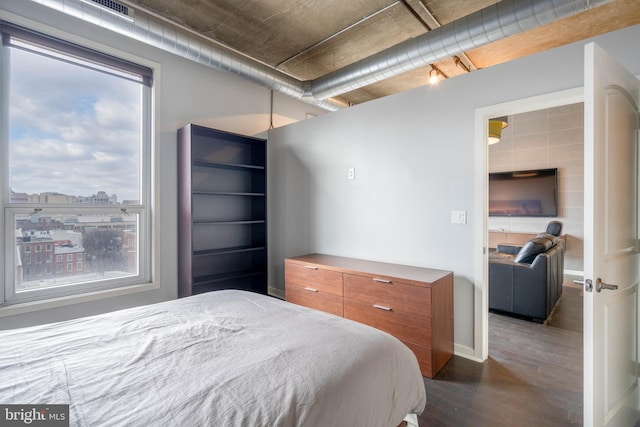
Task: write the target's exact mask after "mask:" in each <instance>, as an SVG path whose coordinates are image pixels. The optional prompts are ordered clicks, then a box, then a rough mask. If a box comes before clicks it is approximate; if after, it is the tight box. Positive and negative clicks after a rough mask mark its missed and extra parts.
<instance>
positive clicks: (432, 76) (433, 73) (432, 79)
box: [429, 64, 440, 85]
mask: <svg viewBox="0 0 640 427" xmlns="http://www.w3.org/2000/svg"><path fill="white" fill-rule="evenodd" d="M438 74H440V71H439V70H438V69H437V68H436V66H435V65H433V64H432V65H431V70H430V71H429V83H430V84H432V85H434V84H436V83H438Z"/></svg>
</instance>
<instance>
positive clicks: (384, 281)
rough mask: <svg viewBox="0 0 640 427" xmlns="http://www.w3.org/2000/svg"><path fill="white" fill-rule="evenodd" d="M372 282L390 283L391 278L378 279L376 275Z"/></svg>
mask: <svg viewBox="0 0 640 427" xmlns="http://www.w3.org/2000/svg"><path fill="white" fill-rule="evenodd" d="M373 281H374V282H380V283H391V280H387V279H378V278H377V277H374V278H373Z"/></svg>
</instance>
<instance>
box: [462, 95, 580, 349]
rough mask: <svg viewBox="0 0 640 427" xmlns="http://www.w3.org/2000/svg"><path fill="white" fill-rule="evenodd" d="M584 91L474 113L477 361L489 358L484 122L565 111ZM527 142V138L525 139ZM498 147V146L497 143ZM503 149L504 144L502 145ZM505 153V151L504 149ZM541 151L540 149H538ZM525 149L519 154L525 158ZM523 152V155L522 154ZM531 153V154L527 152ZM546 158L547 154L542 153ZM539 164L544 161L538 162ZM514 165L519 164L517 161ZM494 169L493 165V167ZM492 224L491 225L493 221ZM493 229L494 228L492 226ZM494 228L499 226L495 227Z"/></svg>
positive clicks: (487, 219) (510, 103) (504, 105)
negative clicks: (478, 292) (479, 287)
mask: <svg viewBox="0 0 640 427" xmlns="http://www.w3.org/2000/svg"><path fill="white" fill-rule="evenodd" d="M583 98H584V97H583V91H582V89H581V88H577V89H571V90H567V91H562V92H556V93H552V94H547V95H542V96H537V97H532V98H527V99H522V100H518V101H513V102H508V103H503V104H498V105H494V106H489V107H484V108H481V109H478V110H476V121H475V123H476V144H475V147H476V152H475V158H476V168H475V170H476V180H475V182H476V184H475V185H476V188H475V194H476V201H475V207H476V210H475V212H476V218H475V220H476V221H477V223H478V224H482V225H483V226H482V227H477V228H476V230H477V231H476V233H477V235H476V242H479V245H478V246H480V247H481V250H479V251H477V252H476V253H477V254H478V255H476V258H475V269H474V270H475V274H474V278H475V281H476V283H482V292H481V298H480V299H479V301H477V305H476V307H477V308H478V310H477V311H476V321H477V323H476V324H477V325H481V327H480V328H476V339H477V341H476V342H477V343H479V345H477V346H476V347H475V352H476V354H475V356H476V358H477V359H479V360H486V359H487V357H488V355H489V306H488V294H489V292H488V268H487V265H488V252H489V248H488V235H489V230H490V221H489V216H488V173H489V171H490V158H489V154H490V153H489V148H488V147H487V144H486V135H487V123H488V120H489V118H491V117H498V116H516V115H521V114H522V115H524V114H525V113H531V114H533V115H535V114H538V113H535V112H538V111H543V110H549V109H554V108H566V107H567V106H570V105H573V104H579V103H582V102H583ZM515 128H516V127H515V126H513V127H512V129H511V132H512V133H513V131H514V129H515ZM504 131H505V136H507V135H508V133H507V132H509V131H508V127H507V128H505V130H504ZM525 139H526V138H525ZM520 142H521V143H522V144H526V141H525V142H522V140H521V141H520ZM496 145H498V144H496ZM505 146H506V144H505ZM503 150H505V152H506V151H507V150H506V148H504V149H503ZM538 150H539V151H540V149H538ZM525 151H526V150H524V151H523V152H522V153H520V154H519V155H525V156H526V155H527V153H526V152H525ZM523 153H524V154H523ZM529 154H530V153H529ZM509 156H513V152H511V154H509ZM545 156H546V154H545ZM547 161H548V158H547V157H545V160H544V162H547ZM501 162H502V166H503V167H505V168H506V167H507V163H508V166H509V167H514V162H513V160H512V157H511V158H510V160H509V161H508V162H507V161H506V160H504V159H503V160H501ZM541 162H543V161H542V160H541ZM515 164H519V163H518V161H516V162H515ZM494 166H495V164H494ZM541 222H542V225H540V224H537V223H529V224H527V223H526V222H525V221H522V223H515V225H514V223H513V222H511V223H508V224H506V225H507V226H509V227H514V226H517V227H531V228H530V231H536V228H535V227H538V228H543V227H544V223H546V221H545V220H543V221H541ZM491 224H494V223H493V222H492V223H491ZM493 226H496V225H495V224H494V225H493ZM497 227H502V226H501V225H497Z"/></svg>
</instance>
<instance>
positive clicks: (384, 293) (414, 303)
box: [343, 274, 431, 317]
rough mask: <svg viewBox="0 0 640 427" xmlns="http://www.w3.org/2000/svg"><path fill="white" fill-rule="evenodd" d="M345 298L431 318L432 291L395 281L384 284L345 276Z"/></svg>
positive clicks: (374, 280) (363, 278)
mask: <svg viewBox="0 0 640 427" xmlns="http://www.w3.org/2000/svg"><path fill="white" fill-rule="evenodd" d="M343 280H344V297H345V298H349V299H352V300H357V301H361V302H365V303H367V304H369V305H373V304H378V305H382V306H385V307H389V308H391V309H392V310H393V311H394V312H402V313H408V314H413V315H416V316H423V317H431V289H430V288H426V287H420V286H414V285H407V284H404V283H399V282H395V281H389V283H386V282H383V281H382V280H386V279H376V278H375V277H374V278H372V277H366V276H357V275H354V274H345V275H344V277H343Z"/></svg>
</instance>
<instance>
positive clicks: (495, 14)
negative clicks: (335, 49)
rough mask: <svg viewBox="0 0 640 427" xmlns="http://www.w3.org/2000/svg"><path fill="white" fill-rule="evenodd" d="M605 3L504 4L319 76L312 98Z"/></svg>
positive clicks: (538, 0)
mask: <svg viewBox="0 0 640 427" xmlns="http://www.w3.org/2000/svg"><path fill="white" fill-rule="evenodd" d="M609 1H610V0H503V1H501V2H499V3H496V4H494V5H492V6H489V7H486V8H484V9H481V10H479V11H477V12H475V13H473V14H471V15H469V16H465V17H463V18H461V19H458V20H456V21H453V22H450V23H448V24H446V25H443V26H442V27H439V28H436V29H434V30H432V31H429V32H427V33H424V34H422V35H420V36H417V37H415V38H413V39H410V40H407V41H405V42H402V43H399V44H397V45H395V46H392V47H390V48H388V49H386V50H383V51H382V52H379V53H377V54H375V55H372V56H370V57H368V58H364V59H362V60H360V61H358V62H355V63H353V64H351V65H348V66H346V67H344V68H341V69H339V70H336V71H334V72H331V73H328V74H326V75H324V76H322V77H319V78H317V79H316V80H314V81H313V82H312V83H311V93H312V95H313V96H314V97H315V98H316V99H327V98H329V97H332V96H335V95H339V94H343V93H346V92H350V91H352V90H355V89H358V88H361V87H364V86H367V85H370V84H372V83H376V82H380V81H382V80H385V79H388V78H389V77H392V76H397V75H399V74H402V73H405V72H407V71H411V70H415V69H417V68H420V67H426V66H428V65H429V64H433V63H434V62H437V61H439V60H442V59H445V58H450V57H452V56H455V55H460V54H461V53H463V52H465V51H468V50H471V49H474V48H477V47H480V46H483V45H486V44H488V43H491V42H495V41H497V40H500V39H503V38H506V37H509V36H512V35H514V34H518V33H520V32H523V31H527V30H531V29H533V28H536V27H539V26H542V25H545V24H549V23H551V22H554V21H556V20H558V19H562V18H567V17H569V16H571V15H575V14H577V13H579V12H583V11H585V10H587V9H590V8H592V7H594V6H596V5H600V4H604V3H608V2H609Z"/></svg>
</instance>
